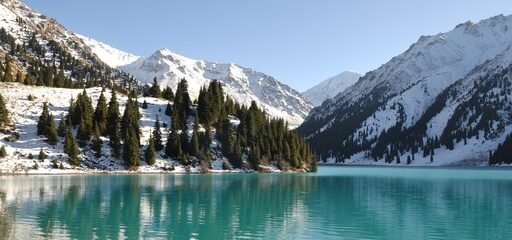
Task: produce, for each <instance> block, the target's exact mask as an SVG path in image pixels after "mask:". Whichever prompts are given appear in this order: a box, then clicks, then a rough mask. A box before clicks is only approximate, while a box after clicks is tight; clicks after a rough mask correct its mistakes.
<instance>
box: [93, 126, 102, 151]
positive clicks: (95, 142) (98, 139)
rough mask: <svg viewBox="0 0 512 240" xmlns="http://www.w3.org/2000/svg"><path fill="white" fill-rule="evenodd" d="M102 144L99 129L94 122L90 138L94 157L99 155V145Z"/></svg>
mask: <svg viewBox="0 0 512 240" xmlns="http://www.w3.org/2000/svg"><path fill="white" fill-rule="evenodd" d="M102 146H103V141H102V140H101V137H100V130H99V127H98V125H97V124H94V134H93V138H92V146H91V148H92V150H93V151H94V156H95V157H96V158H99V157H101V147H102Z"/></svg>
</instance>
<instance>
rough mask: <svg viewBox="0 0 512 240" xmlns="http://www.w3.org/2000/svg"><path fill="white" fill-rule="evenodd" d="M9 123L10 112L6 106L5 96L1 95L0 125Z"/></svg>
mask: <svg viewBox="0 0 512 240" xmlns="http://www.w3.org/2000/svg"><path fill="white" fill-rule="evenodd" d="M8 123H9V112H8V111H7V107H6V106H5V102H4V98H3V97H2V95H0V127H1V126H5V125H6V124H8Z"/></svg>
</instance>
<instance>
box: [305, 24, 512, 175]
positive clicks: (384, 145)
mask: <svg viewBox="0 0 512 240" xmlns="http://www.w3.org/2000/svg"><path fill="white" fill-rule="evenodd" d="M511 27H512V16H507V17H505V16H503V15H499V16H496V17H492V18H489V19H486V20H482V21H480V22H479V23H477V24H474V23H472V22H470V21H468V22H466V23H463V24H459V25H457V26H456V27H455V29H453V30H452V31H450V32H446V33H439V34H437V35H434V36H422V37H420V39H419V40H418V41H417V42H416V43H415V44H413V45H412V46H411V47H410V48H409V49H408V50H407V51H405V52H404V53H403V54H401V55H399V56H397V57H394V58H393V59H391V60H390V61H389V62H388V63H386V64H384V65H382V66H381V67H380V68H378V69H376V70H374V71H371V72H369V73H367V74H366V75H365V76H363V77H362V78H361V79H360V80H359V81H358V82H357V83H356V84H354V85H353V86H352V87H349V88H348V89H346V90H345V91H343V92H342V93H340V94H338V95H337V96H336V97H334V98H333V99H332V101H329V102H326V104H324V105H322V106H321V107H319V108H315V109H314V110H313V111H312V113H311V114H310V115H309V116H308V118H307V119H306V121H305V122H304V124H303V125H301V126H300V127H299V129H298V130H299V132H301V133H302V134H303V135H304V136H307V137H308V138H309V139H310V142H311V143H312V144H313V147H314V148H315V150H317V152H319V153H323V154H324V156H326V155H327V153H330V152H331V151H333V152H334V153H333V154H332V155H330V154H329V157H330V156H334V157H337V158H338V160H340V159H347V161H349V162H358V163H361V161H363V162H364V161H368V160H379V159H385V160H387V162H390V160H391V159H393V160H391V161H394V159H395V158H398V159H400V158H401V159H402V161H400V160H398V162H401V164H405V162H406V161H405V160H404V158H406V157H407V156H409V157H410V156H411V155H413V156H414V152H415V151H416V152H417V151H421V150H423V151H424V153H425V154H423V157H424V158H421V159H418V158H419V157H417V158H416V161H415V162H413V164H414V163H415V164H417V165H418V164H420V163H421V164H434V165H435V164H437V165H442V164H447V162H444V163H441V162H435V161H432V163H431V161H430V157H429V156H430V155H433V153H434V149H437V150H436V151H437V153H436V156H439V155H441V156H444V158H443V159H448V161H449V162H451V163H453V162H459V161H462V160H468V159H485V158H486V157H485V156H488V151H489V150H493V149H495V148H496V146H497V145H498V143H499V142H500V141H502V139H503V137H504V136H505V135H506V134H507V133H508V132H509V129H510V127H511V124H510V121H509V120H508V118H509V117H508V115H507V114H502V111H506V110H507V109H508V103H503V104H502V105H498V106H499V108H496V109H494V108H493V109H488V111H489V112H488V113H485V114H489V115H492V117H489V116H487V115H485V114H484V113H482V112H481V110H482V109H481V107H482V106H483V105H485V104H483V103H482V104H480V105H478V104H476V105H475V104H474V101H476V100H475V98H477V99H478V98H481V99H489V100H488V101H491V99H492V98H489V97H488V96H489V95H491V92H494V94H492V95H493V96H494V95H495V94H496V93H495V92H496V91H497V90H496V89H494V90H493V89H492V88H488V87H484V86H487V85H486V84H489V82H493V81H494V82H496V81H498V80H496V79H502V78H507V74H506V71H508V70H503V69H508V68H506V67H508V66H509V65H510V64H511V63H512V62H511V57H510V55H511V52H510V48H511V45H512V31H511V29H510V28H511ZM502 70H503V71H505V73H503V72H501V71H502ZM475 79H476V80H475ZM491 80H492V81H491ZM503 81H504V82H503ZM503 81H502V82H500V83H499V84H500V85H502V86H503V85H506V84H507V83H506V81H505V80H503ZM474 82H476V83H474ZM494 82H493V84H494ZM498 82H499V81H498ZM502 88H503V87H502ZM477 92H478V94H480V95H474V94H476V93H477ZM507 94H508V92H506V91H505V92H504V93H503V95H502V96H505V95H507ZM501 100H503V99H501ZM468 101H469V102H470V103H471V104H470V103H468ZM461 104H462V105H464V106H472V107H473V108H474V109H460V107H459V106H462V105H461ZM457 109H458V110H457ZM491 112H492V113H491ZM461 115H462V116H464V117H461ZM470 116H472V117H470ZM495 116H498V117H495ZM482 119H484V120H482ZM487 119H493V121H494V124H496V122H499V123H501V124H500V128H499V129H500V130H501V131H496V130H497V127H498V126H496V125H493V124H491V123H486V124H487V126H489V125H491V126H492V128H490V129H489V128H488V127H483V126H484V125H485V124H484V123H483V122H482V123H480V122H479V121H487ZM478 131H482V133H483V132H484V131H485V138H484V139H485V140H484V142H485V143H482V138H481V137H480V136H479V135H478V134H477V133H478ZM489 132H492V133H495V134H489V135H488V133H489ZM454 136H457V137H456V138H454ZM462 136H464V137H462ZM463 138H465V140H464V141H465V143H466V144H465V145H463V146H458V145H457V144H456V146H458V147H456V148H455V149H454V150H451V148H452V146H451V145H452V144H451V143H450V141H452V142H453V141H454V142H458V141H461V139H463ZM457 140H458V141H457ZM397 144H398V145H397ZM475 146H479V147H475ZM483 146H486V147H483ZM457 148H458V149H459V150H457ZM419 149H421V150H419ZM461 149H463V150H461ZM413 158H414V157H413ZM421 164H420V165H421Z"/></svg>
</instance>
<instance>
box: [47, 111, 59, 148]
mask: <svg viewBox="0 0 512 240" xmlns="http://www.w3.org/2000/svg"><path fill="white" fill-rule="evenodd" d="M47 124H48V126H47V128H48V134H47V141H48V144H50V145H56V144H57V142H58V141H59V136H58V135H57V127H56V126H55V121H54V120H53V116H52V115H51V114H50V116H49V117H48V123H47Z"/></svg>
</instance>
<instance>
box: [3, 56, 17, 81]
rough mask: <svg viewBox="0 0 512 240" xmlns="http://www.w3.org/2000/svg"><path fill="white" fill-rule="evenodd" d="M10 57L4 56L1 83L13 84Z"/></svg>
mask: <svg viewBox="0 0 512 240" xmlns="http://www.w3.org/2000/svg"><path fill="white" fill-rule="evenodd" d="M11 61H12V60H11V57H9V55H5V71H4V76H3V82H13V81H14V77H13V74H12V72H13V70H12V63H11Z"/></svg>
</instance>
